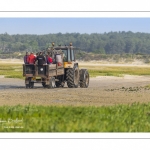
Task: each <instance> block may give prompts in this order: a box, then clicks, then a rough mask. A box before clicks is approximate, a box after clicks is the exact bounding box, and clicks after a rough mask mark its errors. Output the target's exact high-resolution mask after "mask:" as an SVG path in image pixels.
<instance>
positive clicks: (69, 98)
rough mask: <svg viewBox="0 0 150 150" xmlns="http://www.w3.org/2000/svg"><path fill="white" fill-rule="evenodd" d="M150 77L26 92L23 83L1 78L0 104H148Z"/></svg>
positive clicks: (97, 80)
mask: <svg viewBox="0 0 150 150" xmlns="http://www.w3.org/2000/svg"><path fill="white" fill-rule="evenodd" d="M148 84H150V76H128V75H126V76H124V77H105V76H104V77H97V78H91V79H90V85H89V88H86V89H85V88H73V89H72V88H67V87H64V88H55V89H45V88H43V87H42V85H41V84H35V87H34V89H26V88H25V86H24V80H20V79H10V78H4V77H3V76H0V105H1V106H2V105H18V104H21V105H26V104H29V103H30V104H36V105H64V106H67V105H70V106H102V105H105V106H106V105H117V104H131V103H133V102H140V103H143V102H144V103H147V102H150V98H149V97H150V90H149V89H145V88H143V87H144V86H146V85H148Z"/></svg>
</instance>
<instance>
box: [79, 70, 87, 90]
mask: <svg viewBox="0 0 150 150" xmlns="http://www.w3.org/2000/svg"><path fill="white" fill-rule="evenodd" d="M88 86H89V73H88V71H87V70H86V69H81V70H80V87H81V88H87V87H88Z"/></svg>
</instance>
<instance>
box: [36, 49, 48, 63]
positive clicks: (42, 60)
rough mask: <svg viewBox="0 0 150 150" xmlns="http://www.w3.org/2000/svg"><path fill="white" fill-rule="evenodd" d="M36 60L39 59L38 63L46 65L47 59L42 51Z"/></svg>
mask: <svg viewBox="0 0 150 150" xmlns="http://www.w3.org/2000/svg"><path fill="white" fill-rule="evenodd" d="M36 61H38V65H44V64H45V63H46V59H45V57H44V56H43V53H42V52H40V53H39V55H38V56H37V57H36Z"/></svg>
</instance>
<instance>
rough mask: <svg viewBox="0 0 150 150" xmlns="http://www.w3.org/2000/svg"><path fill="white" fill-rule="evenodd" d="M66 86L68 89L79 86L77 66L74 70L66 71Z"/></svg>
mask: <svg viewBox="0 0 150 150" xmlns="http://www.w3.org/2000/svg"><path fill="white" fill-rule="evenodd" d="M66 75H67V78H66V79H67V86H68V87H69V88H78V85H79V68H78V66H77V65H75V66H74V68H69V69H68V70H67V74H66Z"/></svg>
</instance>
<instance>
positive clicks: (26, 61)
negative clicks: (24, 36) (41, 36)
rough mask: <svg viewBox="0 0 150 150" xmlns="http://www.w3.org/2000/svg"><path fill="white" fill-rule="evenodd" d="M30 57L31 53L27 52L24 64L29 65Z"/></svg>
mask: <svg viewBox="0 0 150 150" xmlns="http://www.w3.org/2000/svg"><path fill="white" fill-rule="evenodd" d="M28 57H29V53H28V52H26V55H25V56H24V63H25V64H28Z"/></svg>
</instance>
